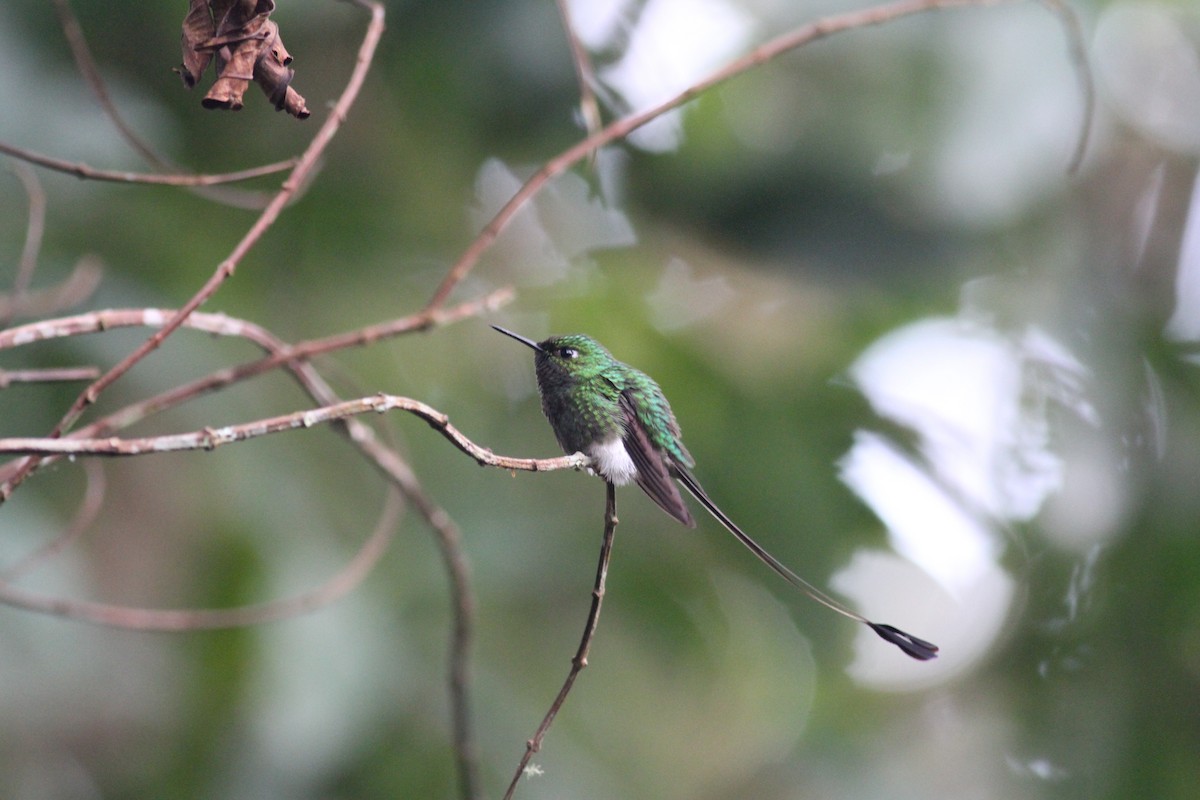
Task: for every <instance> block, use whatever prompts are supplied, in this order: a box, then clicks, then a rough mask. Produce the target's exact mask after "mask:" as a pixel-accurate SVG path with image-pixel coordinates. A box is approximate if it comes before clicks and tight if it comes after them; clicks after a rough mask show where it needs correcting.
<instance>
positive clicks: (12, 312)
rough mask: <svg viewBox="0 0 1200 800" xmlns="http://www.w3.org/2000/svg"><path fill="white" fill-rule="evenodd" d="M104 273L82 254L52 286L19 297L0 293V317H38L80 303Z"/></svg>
mask: <svg viewBox="0 0 1200 800" xmlns="http://www.w3.org/2000/svg"><path fill="white" fill-rule="evenodd" d="M103 272H104V270H103V268H102V267H101V266H100V262H99V261H98V260H97V259H95V258H92V257H90V256H84V257H83V258H81V259H79V261H78V262H77V263H76V264H75V269H73V270H71V274H70V275H68V276H67V277H66V278H65V279H64V280H63V281H62V282H60V283H58V284H57V285H55V286H50V287H47V288H45V289H33V290H30V291H27V292H24V293H22V294H21V296H20V297H14V296H10V295H7V294H0V320H5V321H6V322H7V321H11V320H13V319H15V318H17V317H41V316H45V315H46V314H54V313H56V312H58V311H61V310H62V309H64V308H70V307H71V306H75V305H79V304H80V303H82V302H83V301H84V300H86V299H87V298H88V297H90V296H91V295H92V292H94V291H96V287H98V286H99V285H100V278H101V276H102V275H103Z"/></svg>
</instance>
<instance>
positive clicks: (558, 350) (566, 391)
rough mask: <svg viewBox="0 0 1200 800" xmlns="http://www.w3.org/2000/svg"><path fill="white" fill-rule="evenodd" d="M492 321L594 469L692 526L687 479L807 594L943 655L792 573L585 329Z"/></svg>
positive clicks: (561, 437)
mask: <svg viewBox="0 0 1200 800" xmlns="http://www.w3.org/2000/svg"><path fill="white" fill-rule="evenodd" d="M492 327H493V328H494V329H496V330H497V331H499V332H500V333H503V334H504V335H505V336H511V337H512V338H513V339H516V340H517V341H518V342H521V343H522V344H524V345H527V346H528V347H530V348H532V349H533V351H534V357H533V363H534V369H535V372H536V375H537V385H538V393H539V394H540V395H541V399H542V412H543V413H544V414H545V415H546V419H548V420H549V421H550V427H551V428H553V429H554V437H555V438H556V439H558V444H559V445H560V446H561V447H562V449H563V451H564V452H565V453H567V454H568V455H570V454H572V453H583V454H584V455H586V456H587V457H588V458H589V459H590V464H591V466H590V471H591V472H593V473H597V474H599V475H600V477H602V478H604V480H606V481H608V482H609V483H611V484H613V485H615V486H623V485H625V484H628V483H629V482H631V481H632V482H634V483H636V484H637V485H638V486H639V487H641V489H642V491H644V492H645V493H646V494H647V495H648V496H649V497H650V499H651V500H653V501H654V502H655V503H657V504H658V507H659V508H661V509H662V510H663V511H665V512H667V514H669V515H670V516H671V517H673V518H674V519H675V520H677V521H678V522H680V523H682V524H684V525H686V526H687V527H689V528H694V527H696V520H695V519H694V518H693V517H692V515H691V512H690V511H689V510H688V507H687V504H686V503H685V502H684V499H683V497H682V495H681V494H680V492H679V486H682V487H683V488H684V489H686V490H687V491H688V493H689V494H690V495H691V496H692V497H694V498H695V499H696V501H697V502H698V503H700V505H702V506H704V508H705V509H706V510H707V511H708V513H709V514H711V515H712V516H713V518H714V519H716V520H717V521H718V522H719V523H721V525H722V526H723V527H724V528H725V529H726V530H728V531H729V532H730V533H731V534H733V535H734V537H736V538H737V540H738V541H739V542H741V543H742V544H743V545H745V546H746V547H747V548H748V549H749V550H750V552H752V553H753V554H754V555H755V556H757V557H758V559H759V560H760V561H762V562H763V563H764V564H766V565H767V566H768V567H770V568H771V569H772V570H773V571H774V572H775V573H776V574H778V575H779V576H780V577H782V578H783V579H784V580H786V581H787V582H788V583H790V584H792V585H793V586H794V587H796V588H797V589H799V590H800V591H802V592H804V593H805V594H806V595H807V596H808V597H810V598H812V599H813V600H815V601H816V602H818V603H820V604H821V605H823V606H825V607H826V608H829V609H831V610H833V611H836V612H837V613H839V614H841V615H843V616H845V617H849V618H850V619H852V620H854V621H855V622H861V623H862V624H864V625H866V626H867V627H869V628H870V629H871V630H873V631H874V632H875V633H876V634H878V635H879V636H880V637H881V638H883V639H884V640H885V641H888V642H890V643H892V644H894V645H896V646H897V647H899V648H900V649H901V650H903V651H904V652H905V653H906V654H907V655H909V656H911V657H912V658H915V659H917V660H918V661H928V660H929V659H931V658H936V657H937V653H938V648H937V645H935V644H933V643H931V642H927V641H925V640H924V639H919V638H917V637H916V636H913V635H912V634H909V633H905V632H904V631H902V630H900V629H899V628H896V627H894V626H892V625H883V624H881V623H877V622H872V621H871V620H869V619H867V618H866V617H864V616H862V615H861V614H858V613H856V612H854V611H851V610H850V609H848V608H846V607H845V606H844V605H842V604H841V603H839V602H837V601H836V600H834V599H833V598H831V597H830V596H829V595H827V594H825V593H824V592H822V591H821V590H820V589H818V588H816V587H815V586H813V585H812V584H811V583H809V582H808V581H806V580H804V579H803V578H801V577H800V576H798V575H797V574H796V573H795V572H792V570H790V569H788V568H787V567H786V566H784V564H783V563H782V562H780V561H779V560H778V559H777V558H775V557H774V556H773V555H771V554H770V553H768V552H767V551H766V550H765V549H763V547H762V546H761V545H759V544H758V543H757V542H756V541H754V540H753V539H751V538H750V536H748V535H747V534H746V533H745V532H744V531H743V530H742V529H741V528H739V527H738V526H737V525H736V524H734V522H733V520H731V519H730V518H729V517H728V516H727V515H726V514H725V512H723V511H722V510H721V509H720V508H719V507H718V506H717V504H716V503H714V502H713V501H712V500H711V499H710V498H709V496H708V493H707V492H705V491H704V488H703V487H702V486H701V485H700V483H699V482H698V481H697V480H696V478H695V476H694V475H693V474H692V469H693V468H694V467H695V465H696V462H695V459H693V458H692V455H691V453H689V452H688V451H687V448H686V447H684V446H683V437H682V432H681V431H680V428H679V423H678V422H677V421H676V419H675V413H674V412H673V411H671V404H670V403H668V402H667V398H666V396H665V395H664V394H663V392H662V389H660V388H659V386H658V384H657V383H655V382H654V380H653V379H652V378H651V377H650V376H649V375H647V374H646V373H644V372H641V371H640V370H637V369H634V368H633V367H631V366H629V365H628V364H624V363H622V362H620V361H618V360H617V359H616V358H614V357H613V355H612V354H611V353H609V352H608V350H606V349H605V348H604V346H603V345H601V344H600V343H599V342H597V341H596V340H595V339H592V338H591V337H588V336H584V335H582V334H569V335H566V336H551V337H550V338H548V339H544V340H542V341H540V342H535V341H533V340H532V339H528V338H526V337H524V336H521V335H520V334H517V333H513V332H512V331H510V330H507V329H505V328H501V327H500V326H499V325H493V326H492ZM677 483H678V485H676V484H677Z"/></svg>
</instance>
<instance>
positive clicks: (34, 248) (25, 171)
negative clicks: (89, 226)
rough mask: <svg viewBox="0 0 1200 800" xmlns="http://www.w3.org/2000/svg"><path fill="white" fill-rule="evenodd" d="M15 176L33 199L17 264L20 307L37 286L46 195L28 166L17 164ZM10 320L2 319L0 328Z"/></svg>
mask: <svg viewBox="0 0 1200 800" xmlns="http://www.w3.org/2000/svg"><path fill="white" fill-rule="evenodd" d="M11 166H12V171H13V174H14V175H16V176H17V179H18V180H20V181H21V185H22V186H23V187H24V188H25V196H26V197H27V198H29V221H28V222H27V223H26V225H25V245H24V247H22V248H21V260H20V261H19V262H18V263H17V277H16V278H15V279H14V280H13V289H12V301H13V304H14V305H19V304H20V303H21V301H22V299H23V298H24V297H25V293H26V292H27V291H29V286H30V284H31V283H32V282H33V271H34V270H35V269H37V261H38V254H39V253H41V251H42V236H43V234H44V233H45V232H46V192H45V191H44V190H43V189H42V183H41V181H39V180H38V177H37V173H35V172H34V171H33V170H31V169H30V168H29V167H27V166H26V165H25V164H22V163H20V162H17V161H14V162H13V163H12V165H11ZM7 321H8V318H7V317H5V316H3V315H0V325H3V324H5V323H7Z"/></svg>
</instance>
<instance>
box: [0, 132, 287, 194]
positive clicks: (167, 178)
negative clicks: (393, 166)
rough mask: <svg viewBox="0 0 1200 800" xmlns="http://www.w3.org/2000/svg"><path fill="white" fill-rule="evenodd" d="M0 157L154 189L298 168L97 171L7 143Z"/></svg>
mask: <svg viewBox="0 0 1200 800" xmlns="http://www.w3.org/2000/svg"><path fill="white" fill-rule="evenodd" d="M0 153H4V154H5V155H8V156H12V157H13V158H18V159H20V160H21V161H27V162H29V163H30V164H37V165H38V166H39V167H45V168H46V169H52V170H54V171H56V172H65V173H67V174H68V175H74V176H75V177H77V178H85V179H88V180H93V181H109V182H112V183H146V184H152V185H155V186H217V185H219V184H223V183H237V182H238V181H248V180H251V179H253V178H261V177H263V176H264V175H273V174H275V173H277V172H283V171H284V170H287V169H291V168H293V167H295V166H296V162H297V160H296V159H295V158H289V159H288V160H286V161H278V162H276V163H274V164H264V165H263V166H260V167H251V168H250V169H243V170H238V171H237V172H225V173H218V174H212V175H208V174H206V175H195V174H186V173H174V174H170V173H163V172H128V171H125V170H109V169H97V168H96V167H89V166H88V165H87V164H82V163H79V162H76V161H64V160H63V159H61V158H53V157H52V156H47V155H42V154H41V153H37V152H34V151H33V150H26V149H25V148H23V147H17V146H16V145H11V144H8V143H7V142H0Z"/></svg>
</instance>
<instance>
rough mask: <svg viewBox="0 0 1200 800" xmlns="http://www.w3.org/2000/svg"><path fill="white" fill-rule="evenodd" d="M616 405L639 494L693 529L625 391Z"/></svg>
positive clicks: (663, 461) (661, 458)
mask: <svg viewBox="0 0 1200 800" xmlns="http://www.w3.org/2000/svg"><path fill="white" fill-rule="evenodd" d="M617 402H618V405H619V406H620V407H621V413H623V414H624V415H625V436H624V437H623V438H622V443H623V444H624V445H625V451H626V452H627V453H629V458H630V459H631V460H632V461H633V465H634V466H635V467H637V478H636V479H635V480H637V485H638V486H640V487H642V491H643V492H645V493H646V494H647V495H649V496H650V499H651V500H653V501H654V502H655V503H658V506H659V508H661V509H662V510H663V511H665V512H667V513H668V514H670V515H671V516H672V517H674V518H675V519H677V520H679V521H680V522H682V523H683V524H684V525H687V526H688V527H689V528H694V527H696V520H694V519H692V514H691V512H690V511H688V507H687V503H685V502H684V500H683V495H681V494H680V493H679V487H678V486H676V485H675V481H673V480H671V471H670V469H669V468H668V466H667V462H666V458H667V457H666V456H665V455H664V454H663V452H662V451H661V450H660V449H659V448H657V447H655V446H654V443H653V442H651V441H650V436H649V435H648V434H647V433H646V429H645V427H644V426H643V425H642V422H641V420H639V419H638V415H637V411H636V410H635V408H634V404H633V401H632V400H631V399H630V398H629V390H625V391H623V392H621V396H620V398H619V399H618V401H617Z"/></svg>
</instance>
